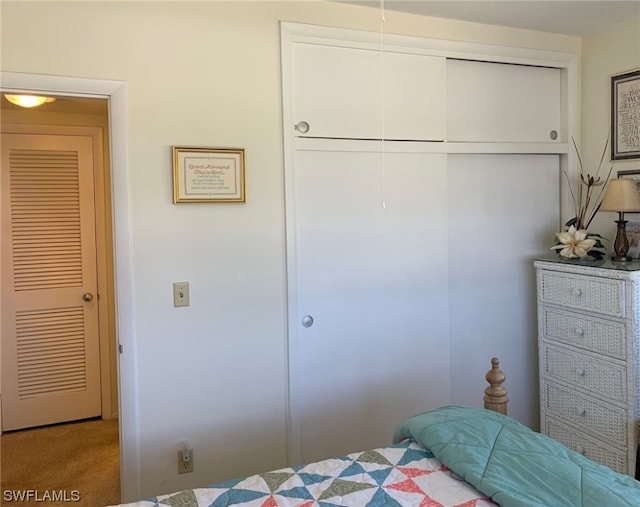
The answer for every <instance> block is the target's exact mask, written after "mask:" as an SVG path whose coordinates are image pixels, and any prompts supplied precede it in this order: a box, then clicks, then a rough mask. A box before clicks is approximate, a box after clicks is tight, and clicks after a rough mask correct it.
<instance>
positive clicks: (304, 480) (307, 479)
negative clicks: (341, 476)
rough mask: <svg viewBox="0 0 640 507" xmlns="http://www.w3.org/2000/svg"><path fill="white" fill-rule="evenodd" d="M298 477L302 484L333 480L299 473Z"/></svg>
mask: <svg viewBox="0 0 640 507" xmlns="http://www.w3.org/2000/svg"><path fill="white" fill-rule="evenodd" d="M298 477H300V479H301V480H302V483H303V484H317V483H318V482H322V481H326V480H327V479H333V477H331V476H330V475H320V474H308V473H305V472H302V473H299V474H298Z"/></svg>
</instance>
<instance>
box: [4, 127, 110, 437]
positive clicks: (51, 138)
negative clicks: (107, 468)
mask: <svg viewBox="0 0 640 507" xmlns="http://www.w3.org/2000/svg"><path fill="white" fill-rule="evenodd" d="M1 140H2V171H1V172H2V201H1V216H2V277H1V278H2V301H1V302H2V314H1V316H2V429H3V430H5V431H6V430H12V429H19V428H27V427H33V426H39V425H43V424H52V423H57V422H63V421H70V420H76V419H83V418H87V417H94V416H99V415H101V399H100V361H99V334H98V308H97V276H96V243H95V211H94V183H93V142H92V139H91V137H88V136H66V135H39V134H37V135H36V134H3V135H2V139H1Z"/></svg>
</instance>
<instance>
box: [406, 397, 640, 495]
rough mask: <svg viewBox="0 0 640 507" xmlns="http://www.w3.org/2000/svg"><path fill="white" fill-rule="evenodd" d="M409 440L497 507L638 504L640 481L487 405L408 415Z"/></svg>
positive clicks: (407, 432) (407, 433)
mask: <svg viewBox="0 0 640 507" xmlns="http://www.w3.org/2000/svg"><path fill="white" fill-rule="evenodd" d="M406 438H411V439H413V440H415V441H416V442H418V443H420V444H421V445H423V446H424V447H425V448H427V449H430V450H431V452H432V453H433V454H434V455H435V456H436V457H437V458H438V459H439V460H440V461H441V462H442V463H443V464H444V465H446V466H447V467H448V468H449V469H450V470H451V471H452V472H454V473H455V474H457V475H459V476H460V477H462V478H463V479H464V480H465V481H467V482H468V483H470V484H472V485H473V486H474V487H475V488H476V489H478V490H479V491H480V492H482V493H483V494H485V495H487V496H489V497H491V499H492V500H493V501H494V502H496V503H498V504H499V505H500V506H502V507H538V506H546V507H550V506H552V507H574V506H575V507H618V506H625V507H626V506H634V507H638V506H640V482H638V481H636V480H635V479H633V478H631V477H629V476H627V475H621V474H618V473H616V472H614V471H612V470H611V469H610V468H608V467H605V466H603V465H599V464H596V463H594V462H592V461H590V460H589V459H587V458H585V457H584V456H582V455H581V454H579V453H577V452H574V451H571V450H569V449H567V448H566V447H564V446H563V445H562V444H560V443H558V442H556V441H555V440H553V439H551V438H549V437H547V436H545V435H542V434H540V433H536V432H535V431H532V430H531V429H529V428H527V427H526V426H524V425H522V424H520V423H519V422H517V421H515V420H514V419H511V418H509V417H507V416H504V415H502V414H498V413H496V412H491V411H489V410H483V409H477V408H471V407H460V406H450V407H443V408H440V409H437V410H434V411H431V412H425V413H423V414H419V415H416V416H413V417H411V418H409V419H407V420H406V421H405V422H404V423H402V425H401V426H400V427H399V428H398V430H397V431H396V434H395V436H394V443H397V442H400V441H401V440H404V439H406Z"/></svg>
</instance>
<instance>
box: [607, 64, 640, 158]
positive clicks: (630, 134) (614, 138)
mask: <svg viewBox="0 0 640 507" xmlns="http://www.w3.org/2000/svg"><path fill="white" fill-rule="evenodd" d="M628 158H640V70H634V71H631V72H626V73H625V74H619V75H617V76H613V77H612V78H611V160H622V159H628Z"/></svg>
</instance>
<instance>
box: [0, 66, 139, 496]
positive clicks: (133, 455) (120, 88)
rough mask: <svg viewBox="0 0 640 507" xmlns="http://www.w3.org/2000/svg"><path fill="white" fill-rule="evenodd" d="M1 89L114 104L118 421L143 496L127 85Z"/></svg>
mask: <svg viewBox="0 0 640 507" xmlns="http://www.w3.org/2000/svg"><path fill="white" fill-rule="evenodd" d="M0 90H2V91H3V92H17V93H19V92H30V93H41V94H48V95H57V96H67V97H93V98H105V99H108V101H109V128H110V132H109V138H110V142H109V149H110V154H111V157H110V158H111V189H112V192H111V207H112V214H113V218H112V220H113V255H114V263H115V266H114V285H115V298H114V299H115V312H116V329H115V331H116V342H117V344H118V349H119V352H120V353H119V354H118V360H117V363H118V402H119V403H118V404H119V409H118V414H119V417H118V420H119V428H120V432H119V434H120V484H121V492H120V495H121V498H122V499H123V500H124V499H127V498H139V497H140V462H139V428H138V408H137V407H138V392H137V377H136V362H137V361H136V340H135V317H134V316H135V297H134V284H133V242H132V234H133V231H132V227H131V191H130V186H131V185H130V181H129V179H130V176H129V173H130V171H129V162H128V139H127V116H128V115H127V85H126V82H123V81H111V80H102V79H87V78H77V77H67V76H52V75H43V74H23V73H16V72H3V71H0Z"/></svg>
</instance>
